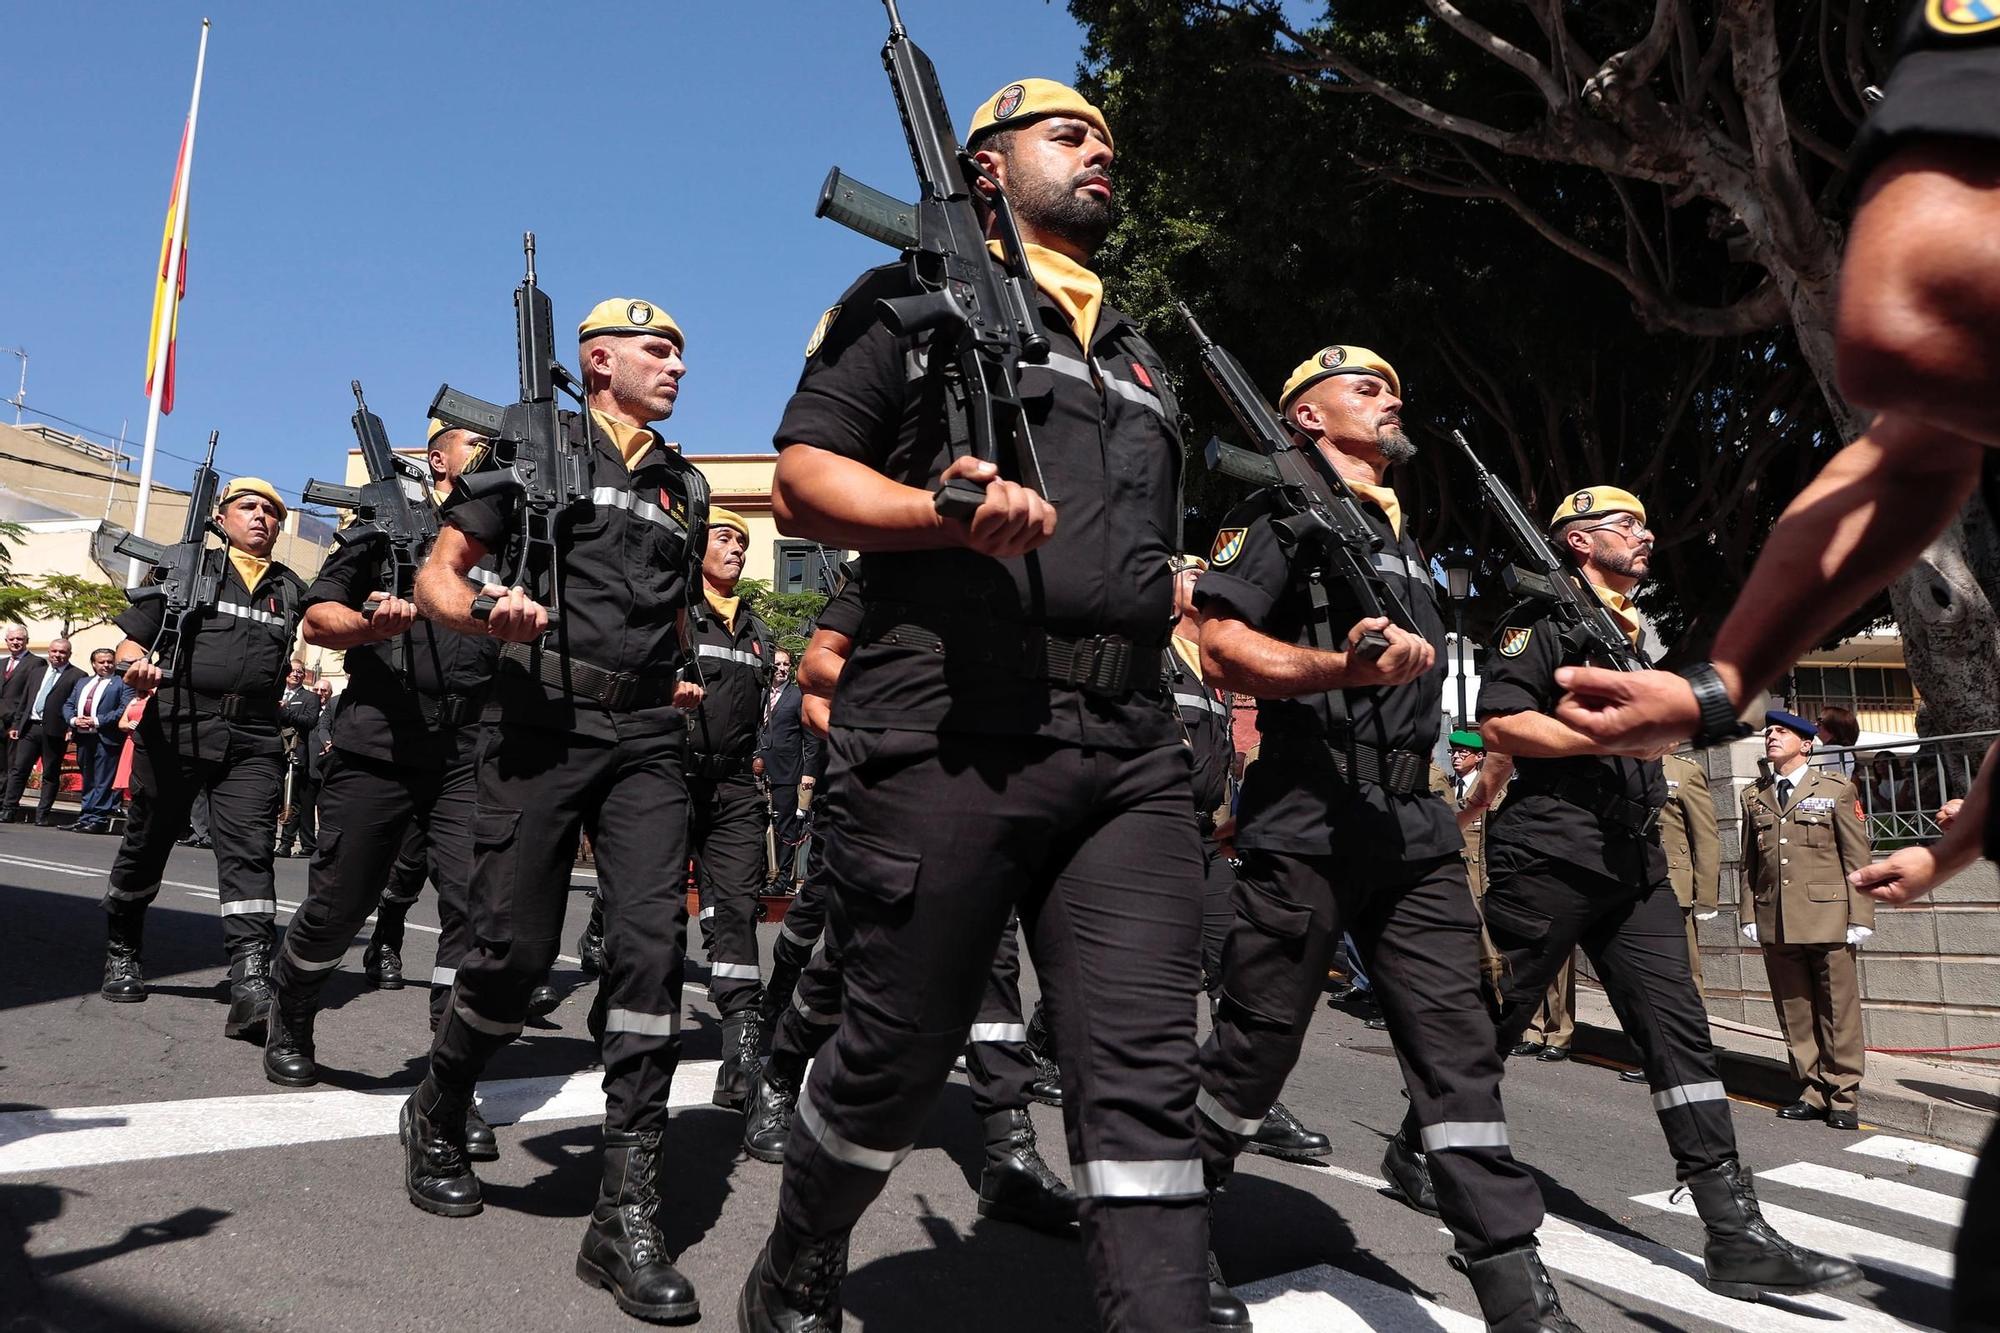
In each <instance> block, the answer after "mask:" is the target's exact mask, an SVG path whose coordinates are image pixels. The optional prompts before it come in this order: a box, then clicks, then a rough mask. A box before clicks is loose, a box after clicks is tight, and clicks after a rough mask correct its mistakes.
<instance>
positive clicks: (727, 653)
mask: <svg viewBox="0 0 2000 1333" xmlns="http://www.w3.org/2000/svg"><path fill="white" fill-rule="evenodd" d="M694 655H695V656H696V657H719V658H721V659H723V660H724V661H726V662H741V663H742V664H743V665H744V666H747V667H761V666H763V665H764V659H763V658H761V657H759V656H757V654H755V653H746V652H744V651H743V650H742V649H740V648H724V647H723V646H722V645H721V644H719V643H698V644H696V645H695V646H694Z"/></svg>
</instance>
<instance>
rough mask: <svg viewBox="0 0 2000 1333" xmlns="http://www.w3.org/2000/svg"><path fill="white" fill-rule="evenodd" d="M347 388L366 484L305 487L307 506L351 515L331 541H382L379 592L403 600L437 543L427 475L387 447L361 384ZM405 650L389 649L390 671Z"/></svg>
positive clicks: (399, 643) (367, 609)
mask: <svg viewBox="0 0 2000 1333" xmlns="http://www.w3.org/2000/svg"><path fill="white" fill-rule="evenodd" d="M349 384H350V385H351V386H352V387H353V389H354V409H355V410H354V415H353V417H352V418H350V420H351V422H352V424H353V426H354V438H355V439H356V440H357V441H358V442H359V443H360V445H361V462H362V465H363V467H365V468H366V469H367V472H368V480H367V482H366V483H365V484H363V485H361V486H336V485H333V484H332V483H331V482H324V481H308V482H307V483H306V489H305V498H306V502H307V503H308V504H322V505H329V506H331V507H333V508H335V509H349V510H352V511H353V512H354V517H355V522H353V523H350V524H349V525H348V526H346V527H344V528H342V529H341V530H340V531H339V532H338V533H336V534H334V540H336V541H338V542H339V543H340V544H341V545H343V546H347V545H351V544H352V543H354V542H358V541H368V540H371V539H373V538H377V537H380V538H384V539H386V541H385V549H384V551H383V555H382V573H381V576H380V577H381V581H380V583H379V585H378V586H379V587H381V588H382V590H383V591H385V592H387V593H388V594H389V595H390V596H391V597H401V598H404V599H405V600H407V599H408V598H409V597H411V596H412V595H413V593H414V592H415V590H416V585H417V566H418V565H419V564H420V563H421V562H422V561H423V558H424V556H425V554H426V553H428V552H429V550H430V548H431V543H432V542H434V541H436V540H437V532H438V523H437V511H436V510H435V509H434V508H433V507H432V506H431V501H430V493H429V491H430V474H429V472H428V471H427V470H426V469H425V468H424V467H423V466H422V465H421V464H418V463H415V462H413V461H411V460H410V459H407V458H405V457H403V456H402V455H400V454H398V453H397V452H396V451H395V450H394V449H392V448H390V447H389V436H388V433H387V432H386V431H384V430H383V429H382V418H380V417H378V416H376V415H375V414H374V413H373V412H370V411H369V410H368V400H367V399H366V398H363V397H362V396H361V381H360V380H350V381H349ZM378 605H380V603H379V602H378V601H377V600H376V599H375V598H373V597H371V598H369V599H368V604H367V605H366V606H364V607H363V608H362V610H363V613H364V614H367V613H369V612H372V611H373V609H374V608H375V607H376V606H378ZM403 646H404V645H403V640H402V638H401V637H400V636H399V637H398V638H397V639H396V640H395V642H394V643H392V644H390V645H389V656H390V659H391V665H392V666H394V667H396V668H397V669H399V670H400V669H401V667H402V665H403V663H402V656H403Z"/></svg>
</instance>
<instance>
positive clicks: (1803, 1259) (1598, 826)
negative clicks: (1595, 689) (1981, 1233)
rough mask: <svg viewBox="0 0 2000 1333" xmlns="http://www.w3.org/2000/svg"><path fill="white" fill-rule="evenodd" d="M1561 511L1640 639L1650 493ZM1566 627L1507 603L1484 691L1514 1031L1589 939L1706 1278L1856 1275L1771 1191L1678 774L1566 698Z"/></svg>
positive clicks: (1580, 563)
mask: <svg viewBox="0 0 2000 1333" xmlns="http://www.w3.org/2000/svg"><path fill="white" fill-rule="evenodd" d="M1549 528H1550V532H1551V536H1552V539H1553V540H1554V542H1555V543H1556V545H1557V546H1559V547H1560V548H1562V549H1563V550H1564V551H1566V552H1567V553H1568V554H1569V555H1570V557H1571V558H1572V559H1573V560H1574V561H1575V562H1576V565H1577V572H1578V575H1579V576H1580V578H1581V581H1582V583H1583V586H1584V589H1585V591H1588V592H1591V593H1594V594H1595V595H1596V596H1597V597H1598V598H1599V599H1600V600H1601V601H1602V602H1603V603H1604V605H1605V607H1606V608H1607V610H1608V611H1609V612H1610V614H1611V616H1612V618H1613V619H1614V620H1615V621H1616V622H1617V623H1618V625H1619V626H1620V628H1622V629H1623V630H1624V631H1625V633H1626V636H1627V637H1628V638H1629V639H1630V640H1631V642H1632V645H1633V647H1634V648H1635V649H1636V648H1637V647H1638V644H1639V640H1640V636H1641V632H1642V624H1641V621H1640V619H1639V613H1638V611H1637V609H1636V608H1635V606H1634V604H1633V602H1632V597H1631V595H1632V592H1633V590H1634V589H1636V588H1637V587H1638V586H1639V584H1640V582H1641V581H1642V580H1643V579H1644V578H1645V576H1646V574H1647V572H1648V570H1650V569H1651V567H1652V555H1653V534H1652V531H1651V530H1650V529H1649V528H1648V527H1647V526H1646V508H1645V506H1644V505H1642V504H1641V503H1640V502H1639V500H1638V497H1636V496H1634V495H1632V494H1630V493H1629V492H1627V491H1623V490H1620V489H1618V488H1617V487H1615V486H1592V487H1588V488H1586V489H1584V490H1580V491H1576V492H1574V493H1573V494H1570V495H1568V496H1566V497H1564V499H1563V502H1562V504H1561V506H1559V507H1558V508H1557V510H1556V512H1555V514H1554V515H1553V516H1552V517H1551V518H1550V520H1549ZM1562 630H1563V627H1562V625H1561V623H1560V622H1558V621H1556V620H1555V619H1554V618H1552V617H1550V616H1546V615H1543V614H1541V613H1540V610H1539V608H1538V606H1537V605H1536V604H1533V603H1529V604H1526V605H1524V606H1522V607H1519V608H1517V609H1515V610H1514V611H1512V612H1510V613H1509V614H1508V616H1507V617H1505V618H1504V619H1503V620H1502V621H1501V623H1500V626H1499V628H1498V630H1497V631H1496V634H1495V638H1494V649H1495V651H1494V653H1493V657H1492V660H1491V661H1490V662H1489V664H1488V666H1487V670H1486V678H1485V682H1484V684H1483V685H1482V687H1481V689H1480V692H1479V718H1480V732H1481V734H1482V735H1483V736H1485V738H1486V747H1487V750H1488V752H1489V754H1494V753H1497V754H1499V755H1504V756H1508V757H1509V758H1511V759H1513V760H1514V761H1515V766H1516V774H1515V778H1514V785H1513V787H1512V789H1511V791H1510V793H1509V796H1508V799H1507V803H1506V804H1505V805H1504V806H1502V807H1501V808H1500V810H1499V811H1498V812H1497V813H1495V814H1494V816H1493V818H1492V820H1491V821H1490V822H1489V824H1488V825H1487V832H1486V851H1487V864H1488V868H1489V873H1490V875H1491V881H1490V883H1489V884H1488V886H1487V890H1486V928H1487V931H1488V932H1489V933H1490V934H1491V935H1492V937H1493V943H1494V945H1495V947H1497V948H1498V949H1499V950H1500V952H1501V954H1502V955H1503V956H1504V957H1505V959H1506V962H1507V977H1506V981H1505V983H1504V987H1503V990H1502V994H1501V1008H1500V1020H1499V1027H1500V1039H1501V1041H1502V1042H1503V1043H1504V1044H1506V1045H1512V1044H1513V1043H1514V1042H1515V1041H1516V1040H1518V1039H1519V1037H1520V1034H1521V1032H1522V1031H1523V1029H1524V1028H1525V1026H1526V1024H1527V1022H1528V1019H1529V1016H1530V1015H1531V1014H1532V1013H1533V1011H1534V1007H1535V1006H1536V1005H1537V1004H1539V1003H1540V1002H1541V1000H1542V997H1543V994H1544V992H1545V990H1546V988H1547V986H1548V984H1549V981H1550V979H1551V978H1552V977H1553V976H1554V974H1555V973H1556V972H1557V971H1558V970H1559V969H1560V968H1561V966H1562V964H1563V962H1564V961H1565V960H1566V959H1568V958H1569V957H1570V956H1571V955H1572V953H1573V952H1574V951H1575V949H1576V948H1577V946H1578V945H1579V944H1581V945H1582V947H1583V950H1584V952H1585V953H1587V954H1589V955H1590V957H1591V961H1592V962H1593V963H1595V964H1596V967H1597V975H1598V976H1599V978H1601V979H1602V981H1603V982H1604V990H1605V994H1606V997H1607V998H1608V999H1609V1000H1610V1001H1611V1006H1612V1008H1613V1009H1614V1010H1616V1011H1617V1014H1618V1020H1619V1022H1620V1023H1621V1024H1622V1025H1623V1026H1624V1029H1625V1032H1626V1034H1627V1035H1628V1036H1629V1037H1631V1039H1632V1040H1633V1042H1634V1043H1636V1044H1637V1046H1638V1047H1639V1051H1640V1053H1641V1055H1642V1057H1643V1059H1644V1063H1645V1067H1646V1075H1647V1080H1648V1082H1649V1083H1650V1084H1651V1086H1652V1089H1653V1105H1654V1107H1655V1109H1656V1110H1657V1112H1658V1114H1659V1117H1660V1128H1661V1129H1662V1131H1664V1133H1665V1135H1666V1140H1667V1146H1668V1148H1669V1149H1670V1150H1671V1152H1672V1153H1673V1156H1674V1161H1675V1164H1676V1166H1677V1168H1678V1175H1679V1178H1680V1180H1681V1182H1682V1183H1683V1184H1684V1185H1686V1186H1687V1189H1688V1191H1689V1193H1690V1194H1691V1195H1692V1196H1693V1198H1694V1203H1695V1208H1696V1210H1697V1211H1698V1212H1699V1213H1700V1216H1701V1220H1702V1224H1703V1226H1704V1227H1706V1228H1707V1231H1708V1245H1707V1249H1706V1252H1705V1256H1704V1258H1705V1263H1706V1281H1707V1284H1708V1287H1709V1289H1710V1290H1712V1291H1715V1292H1718V1293H1720V1294H1722V1295H1726V1296H1735V1297H1739V1298H1743V1299H1748V1300H1754V1299H1756V1298H1757V1297H1758V1296H1759V1295H1760V1294H1762V1293H1764V1292H1785V1293H1799V1292H1808V1291H1821V1290H1825V1289H1827V1288H1829V1287H1834V1286H1839V1285H1842V1284H1845V1283H1848V1282H1851V1281H1854V1280H1855V1279H1856V1278H1858V1277H1859V1276H1860V1270H1859V1269H1858V1268H1856V1267H1855V1266H1854V1265H1853V1264H1851V1263H1849V1262H1847V1261H1846V1260H1844V1259H1835V1258H1832V1257H1830V1256H1828V1255H1822V1254H1816V1253H1813V1252H1812V1251H1809V1250H1804V1249H1801V1248H1799V1247H1798V1246H1795V1245H1793V1244H1791V1243H1790V1242H1788V1241H1786V1240H1785V1239H1784V1238H1783V1237H1781V1236H1779V1235H1778V1234H1777V1233H1776V1232H1775V1231H1774V1230H1772V1229H1771V1227H1770V1225H1769V1224H1768V1223H1767V1222H1765V1221H1764V1218H1763V1215H1762V1214H1761V1212H1760V1211H1759V1209H1758V1205H1757V1195H1756V1191H1755V1188H1754V1186H1753V1183H1752V1179H1751V1174H1750V1171H1749V1169H1748V1168H1746V1167H1745V1166H1744V1165H1743V1164H1742V1163H1741V1162H1740V1161H1739V1160H1738V1158H1737V1153H1736V1134H1735V1130H1734V1127H1733V1126H1732V1125H1731V1124H1730V1119H1729V1100H1728V1096H1727V1094H1726V1093H1725V1092H1724V1091H1723V1086H1722V1078H1721V1075H1720V1074H1719V1073H1718V1072H1717V1069H1716V1061H1715V1052H1714V1048H1713V1047H1712V1046H1711V1045H1710V1043H1709V1034H1708V1015H1707V1013H1706V1011H1704V1010H1703V1008H1702V1003H1701V996H1700V994H1699V993H1698V992H1697V991H1696V990H1695V987H1694V977H1693V975H1692V973H1691V972H1690V970H1689V968H1688V957H1687V942H1686V932H1685V930H1684V928H1683V926H1682V923H1681V916H1680V911H1679V908H1678V905H1677V904H1676V903H1675V901H1674V896H1673V889H1672V886H1671V883H1670V882H1669V880H1668V877H1667V863H1666V855H1665V853H1664V852H1663V850H1662V849H1661V847H1660V843H1659V834H1658V823H1659V813H1660V807H1661V806H1663V805H1664V804H1665V803H1666V780H1665V778H1664V777H1663V776H1662V773H1661V769H1660V764H1659V762H1658V761H1657V760H1640V759H1624V758H1614V757H1609V756H1604V755H1600V754H1597V753H1595V749H1596V746H1595V742H1593V741H1591V740H1590V739H1589V738H1588V737H1585V736H1583V735H1580V734H1579V733H1577V732H1574V731H1572V730H1571V729H1570V728H1569V727H1568V726H1567V725H1565V724H1564V723H1562V722H1559V721H1557V720H1556V718H1555V717H1554V716H1552V714H1553V712H1554V709H1555V704H1556V700H1557V698H1558V697H1559V694H1560V691H1559V690H1558V688H1557V686H1556V672H1557V670H1558V669H1560V668H1562V667H1564V666H1570V665H1575V664H1576V663H1577V662H1578V661H1580V660H1581V658H1582V653H1581V652H1580V651H1578V650H1575V649H1572V648H1571V647H1570V646H1569V645H1568V643H1567V642H1566V641H1565V639H1564V637H1563V632H1562ZM1492 762H1494V760H1492V759H1489V760H1488V763H1489V764H1490V763H1492ZM1405 1142H1407V1140H1405Z"/></svg>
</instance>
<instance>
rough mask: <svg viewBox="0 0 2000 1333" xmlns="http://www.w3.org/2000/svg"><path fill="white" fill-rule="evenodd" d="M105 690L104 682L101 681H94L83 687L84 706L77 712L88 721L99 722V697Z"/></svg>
mask: <svg viewBox="0 0 2000 1333" xmlns="http://www.w3.org/2000/svg"><path fill="white" fill-rule="evenodd" d="M103 689H104V682H103V681H101V680H93V681H91V682H90V684H88V685H86V686H84V687H83V706H82V707H81V708H78V709H77V710H76V711H77V714H78V715H79V716H81V717H82V718H84V719H85V720H86V721H90V722H95V721H97V696H98V694H99V693H100V692H101V691H102V690H103Z"/></svg>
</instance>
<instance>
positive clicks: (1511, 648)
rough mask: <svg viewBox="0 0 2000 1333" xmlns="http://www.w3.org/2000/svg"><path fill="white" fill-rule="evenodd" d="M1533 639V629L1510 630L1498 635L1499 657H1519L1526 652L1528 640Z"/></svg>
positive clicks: (1531, 627)
mask: <svg viewBox="0 0 2000 1333" xmlns="http://www.w3.org/2000/svg"><path fill="white" fill-rule="evenodd" d="M1534 637H1535V628H1534V626H1532V625H1530V626H1528V627H1527V628H1526V629H1510V630H1507V631H1505V632H1504V633H1502V634H1501V635H1500V656H1502V657H1519V656H1520V655H1521V654H1522V653H1525V652H1527V651H1528V640H1530V639H1532V638H1534Z"/></svg>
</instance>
